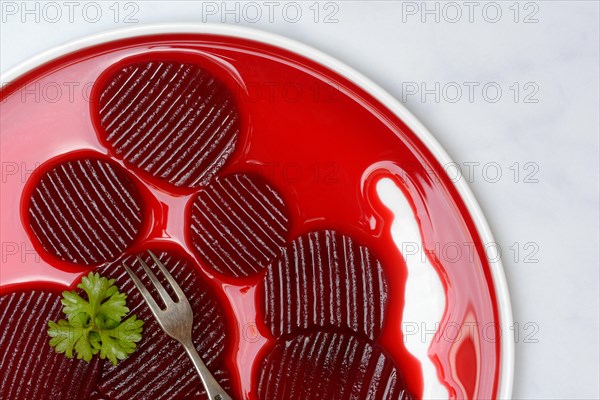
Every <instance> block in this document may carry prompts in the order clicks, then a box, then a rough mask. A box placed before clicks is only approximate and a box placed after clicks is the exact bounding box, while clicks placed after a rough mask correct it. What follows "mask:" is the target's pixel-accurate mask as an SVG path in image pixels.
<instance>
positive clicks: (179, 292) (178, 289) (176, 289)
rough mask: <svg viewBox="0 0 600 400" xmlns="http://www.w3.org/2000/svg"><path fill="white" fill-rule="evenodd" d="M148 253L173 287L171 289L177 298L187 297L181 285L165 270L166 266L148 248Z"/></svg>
mask: <svg viewBox="0 0 600 400" xmlns="http://www.w3.org/2000/svg"><path fill="white" fill-rule="evenodd" d="M148 254H150V257H152V260H154V263H155V264H156V265H157V266H158V268H159V269H160V271H161V272H162V274H163V275H164V276H165V278H167V280H168V281H169V284H170V285H171V287H172V288H173V291H174V292H175V294H176V295H177V297H178V299H179V300H182V299H187V297H186V296H185V293H183V290H181V287H180V286H179V284H178V283H177V281H175V278H173V275H171V274H170V273H169V271H167V268H166V267H165V265H164V264H163V263H162V262H161V261H160V260H159V259H158V257H156V256H155V255H154V253H153V252H151V251H150V250H148Z"/></svg>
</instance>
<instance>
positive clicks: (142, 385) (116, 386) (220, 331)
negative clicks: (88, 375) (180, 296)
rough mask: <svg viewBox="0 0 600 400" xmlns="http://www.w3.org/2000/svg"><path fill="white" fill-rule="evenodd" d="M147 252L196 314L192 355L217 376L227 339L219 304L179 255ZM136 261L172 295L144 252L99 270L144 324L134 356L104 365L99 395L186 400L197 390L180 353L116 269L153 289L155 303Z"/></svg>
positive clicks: (156, 249) (165, 251)
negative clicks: (132, 274) (128, 270)
mask: <svg viewBox="0 0 600 400" xmlns="http://www.w3.org/2000/svg"><path fill="white" fill-rule="evenodd" d="M150 249H151V250H152V252H153V253H154V254H155V255H156V256H157V257H158V258H159V259H160V260H161V261H162V262H163V264H165V266H166V268H167V270H169V272H170V273H171V274H172V275H173V277H174V278H175V280H176V281H177V282H178V283H179V285H180V286H181V288H182V290H183V291H184V293H185V294H186V296H187V298H188V300H189V302H190V304H191V306H192V310H193V313H194V324H193V329H192V336H193V339H194V344H195V345H196V349H197V350H198V353H199V354H200V356H201V357H202V359H203V361H204V362H205V363H206V364H207V366H208V368H209V369H210V370H211V371H217V370H218V369H220V364H221V360H222V358H223V352H224V348H225V337H226V335H225V321H224V312H223V309H222V308H221V306H220V304H219V303H218V300H217V298H216V297H215V295H214V293H213V291H212V290H211V288H210V287H208V285H207V284H206V283H205V282H204V280H203V278H202V277H201V276H200V274H199V272H198V270H197V269H196V267H195V266H194V265H193V263H192V261H190V260H188V259H187V257H186V256H184V255H183V254H182V253H181V252H180V251H179V250H171V249H161V248H160V247H151V248H150ZM136 256H140V257H141V258H142V259H143V260H144V261H145V262H146V264H147V265H148V266H149V267H150V268H151V269H152V270H153V271H154V272H155V274H156V275H157V277H158V278H159V280H160V281H161V282H162V283H163V285H165V286H166V287H167V290H171V289H170V287H169V286H168V283H167V281H166V279H165V278H164V276H163V275H162V274H161V273H160V271H159V270H158V269H157V268H156V266H155V265H154V263H153V261H152V259H151V258H150V256H149V255H148V253H147V252H142V253H139V254H133V255H126V256H124V257H123V258H121V259H119V260H118V262H114V263H111V264H106V265H103V266H101V267H100V268H98V269H97V272H99V273H100V275H103V276H106V277H110V278H114V279H115V280H116V282H115V284H116V285H117V287H118V288H119V290H120V291H121V292H125V293H127V295H128V297H127V306H128V307H129V308H130V309H131V312H132V313H134V314H136V315H137V317H138V318H140V319H142V320H143V321H144V326H143V329H144V330H143V335H142V340H141V341H140V342H139V343H138V347H137V349H136V351H135V352H134V353H133V354H131V355H130V356H129V357H128V358H126V359H125V360H122V361H120V362H119V363H118V364H117V365H116V366H112V365H111V364H109V363H106V364H105V366H104V372H103V374H102V378H101V380H100V383H99V384H98V391H99V393H100V395H101V397H104V398H107V399H111V400H117V399H127V400H134V399H152V400H160V399H187V398H190V397H191V396H192V395H193V394H194V393H196V392H198V391H199V390H200V386H201V383H200V379H199V378H198V375H197V373H196V372H195V370H194V367H193V365H192V363H191V362H190V360H189V359H188V357H187V355H186V354H185V352H184V350H183V347H182V346H181V345H180V344H179V343H178V342H176V341H175V340H173V339H171V338H170V337H169V336H167V335H166V334H165V333H164V332H163V331H162V329H161V328H160V327H159V326H158V324H157V322H156V320H155V319H154V317H153V316H152V314H151V312H150V309H149V308H148V306H147V305H146V303H144V302H143V299H142V297H141V295H140V294H139V292H138V291H137V289H136V288H135V287H134V286H133V283H132V282H131V280H130V278H129V276H128V275H127V274H126V272H125V269H124V268H122V267H121V266H120V265H121V264H123V265H127V266H129V267H130V268H132V270H133V271H134V272H135V273H136V274H137V275H138V276H139V277H140V278H141V279H142V282H143V283H144V284H145V285H146V287H147V288H149V289H151V293H153V295H154V298H155V299H158V298H159V297H158V295H157V293H156V292H155V291H154V290H152V289H153V286H152V285H151V283H150V280H149V279H148V277H147V276H146V275H145V273H144V272H143V269H142V268H141V267H140V265H139V264H138V262H137V261H136ZM159 304H160V303H159Z"/></svg>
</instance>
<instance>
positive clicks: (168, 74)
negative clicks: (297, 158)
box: [98, 60, 240, 187]
mask: <svg viewBox="0 0 600 400" xmlns="http://www.w3.org/2000/svg"><path fill="white" fill-rule="evenodd" d="M98 107H99V108H98V112H99V116H100V125H101V128H102V129H103V132H102V133H101V134H102V135H103V136H104V139H105V141H106V142H107V143H108V145H109V146H110V147H111V148H112V149H113V151H114V152H115V154H116V155H117V157H119V158H121V159H123V160H125V162H126V163H127V164H129V165H131V166H132V167H134V168H139V169H142V170H143V171H145V172H147V173H149V174H151V175H152V176H154V177H155V178H158V179H161V180H163V181H164V182H167V183H169V184H171V185H174V186H176V187H198V186H200V185H204V184H206V183H207V182H208V181H209V180H210V179H211V178H212V177H213V176H214V175H215V174H216V173H217V172H218V171H219V170H220V169H221V168H222V167H223V165H224V164H225V162H226V161H227V158H228V157H229V155H230V154H231V153H232V151H233V149H234V147H235V144H236V142H237V139H238V135H239V130H240V128H239V115H238V111H237V109H236V106H235V104H234V99H233V95H232V94H231V92H230V91H229V90H228V89H227V88H226V87H225V85H223V83H221V82H220V81H219V80H218V79H217V78H216V77H214V76H213V75H212V74H210V73H209V72H207V71H205V70H204V69H202V68H201V67H200V66H198V65H196V64H192V63H182V62H177V61H160V60H155V61H145V62H135V63H133V64H128V65H125V66H123V67H122V68H120V69H119V70H117V71H116V72H115V73H114V74H113V75H112V76H111V77H109V79H108V80H107V81H106V83H105V84H104V87H103V88H102V89H101V92H100V98H99V105H98Z"/></svg>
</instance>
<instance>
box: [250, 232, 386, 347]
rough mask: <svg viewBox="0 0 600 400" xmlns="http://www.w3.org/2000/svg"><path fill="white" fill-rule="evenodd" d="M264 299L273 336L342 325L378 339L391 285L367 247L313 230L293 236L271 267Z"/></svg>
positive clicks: (266, 281)
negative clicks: (295, 237) (388, 287)
mask: <svg viewBox="0 0 600 400" xmlns="http://www.w3.org/2000/svg"><path fill="white" fill-rule="evenodd" d="M262 302H263V310H264V315H265V323H266V324H267V326H269V327H270V328H271V332H272V333H273V334H274V335H275V336H281V335H284V334H288V333H292V332H294V331H296V330H297V329H310V328H315V327H338V328H339V327H341V328H349V329H351V330H353V331H355V332H358V333H362V334H365V335H366V336H367V337H369V338H370V339H376V338H378V337H379V334H380V332H381V328H382V326H383V319H384V315H385V308H386V303H387V283H386V279H385V277H384V273H383V268H382V266H381V264H380V263H379V261H378V260H377V258H376V257H375V256H374V254H373V253H372V252H371V251H370V250H369V249H368V248H366V247H365V246H362V245H359V244H357V243H356V242H355V241H354V240H353V239H352V238H350V237H349V236H345V235H341V234H339V233H336V232H335V231H330V230H329V231H318V232H311V233H309V234H307V235H304V236H300V237H299V238H297V239H296V240H294V241H293V242H292V243H291V244H290V245H288V246H287V247H286V248H285V250H284V251H283V253H282V254H281V256H280V257H279V258H278V259H277V260H276V261H275V262H274V263H273V264H272V265H271V266H269V268H268V271H267V274H266V275H265V278H264V285H263V296H262Z"/></svg>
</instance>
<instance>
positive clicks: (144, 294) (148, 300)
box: [122, 264, 160, 319]
mask: <svg viewBox="0 0 600 400" xmlns="http://www.w3.org/2000/svg"><path fill="white" fill-rule="evenodd" d="M122 266H123V268H125V271H127V274H128V275H129V277H130V278H131V280H132V281H133V284H134V285H135V287H136V288H137V290H138V291H139V292H140V294H141V295H142V297H143V298H144V300H145V301H146V304H148V307H150V311H152V314H154V317H156V318H157V319H158V316H157V315H156V313H157V312H158V311H159V310H160V307H159V306H158V304H157V303H156V301H154V299H153V298H152V295H151V294H150V292H149V291H148V289H146V286H144V284H143V283H142V281H141V280H140V278H138V277H137V275H136V274H135V273H134V272H133V271H132V270H130V269H129V267H128V266H127V265H124V264H122Z"/></svg>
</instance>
